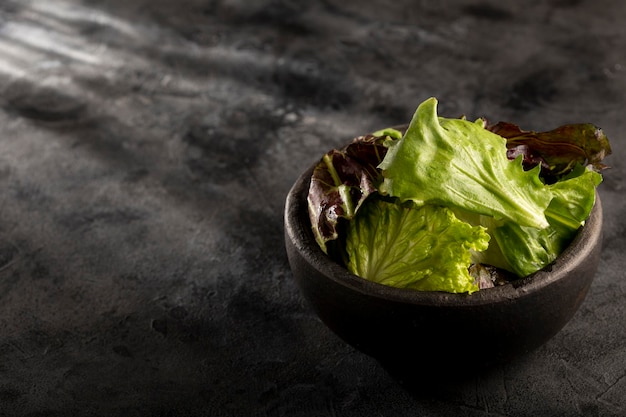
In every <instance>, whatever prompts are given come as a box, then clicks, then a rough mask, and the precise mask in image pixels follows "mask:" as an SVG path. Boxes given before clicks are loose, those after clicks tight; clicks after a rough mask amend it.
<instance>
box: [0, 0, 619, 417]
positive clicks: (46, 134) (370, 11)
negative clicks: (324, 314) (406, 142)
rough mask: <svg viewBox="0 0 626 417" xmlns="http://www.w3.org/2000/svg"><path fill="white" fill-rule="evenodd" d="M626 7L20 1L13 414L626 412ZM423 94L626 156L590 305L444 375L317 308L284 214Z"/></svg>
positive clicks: (0, 384)
mask: <svg viewBox="0 0 626 417" xmlns="http://www.w3.org/2000/svg"><path fill="white" fill-rule="evenodd" d="M625 21H626V7H625V6H624V4H623V3H622V2H621V1H620V0H595V1H586V0H551V1H548V0H542V1H540V0H529V1H519V2H513V1H507V2H503V1H489V0H487V1H476V0H440V1H438V2H428V1H403V0H398V1H394V2H386V1H379V0H375V1H371V2H367V3H363V2H358V1H353V0H344V1H341V2H339V1H331V0H320V1H310V2H295V1H278V0H277V1H273V0H257V1H244V0H187V1H173V0H172V1H168V0H152V1H149V0H124V1H122V0H107V1H93V0H45V1H44V0H39V1H37V0H20V1H17V0H15V1H12V0H4V1H2V2H0V190H1V192H0V213H1V215H0V415H1V416H31V417H34V416H126V417H132V416H329V417H330V416H334V417H337V416H358V417H364V416H416V415H419V416H442V415H450V416H583V415H584V416H626V394H625V393H626V328H625V325H624V323H625V322H626V310H625V305H626V298H625V295H626V283H625V281H624V271H625V270H626V261H625V258H624V256H623V251H624V248H625V243H626V242H625V236H624V231H625V226H626V221H625V220H624V213H625V210H624V208H625V207H624V206H625V204H626V203H625V200H624V181H625V178H626V175H625V169H626V167H625V164H624V161H625V160H626V150H625V149H626V147H625V142H624V138H623V132H624V130H625V127H626V126H625V124H626V120H625V117H624V108H625V105H626V52H625V51H626V26H624V22H625ZM429 96H436V97H438V99H439V100H440V106H439V110H440V113H441V114H442V115H444V116H449V117H456V116H460V115H462V114H465V115H467V116H468V117H470V118H475V117H479V116H485V117H487V118H488V119H489V120H491V121H494V122H496V121H499V120H505V121H512V122H516V123H518V124H520V125H521V126H522V127H524V128H527V129H533V130H541V129H549V128H553V127H556V126H558V125H560V124H564V123H571V122H591V123H595V124H596V125H598V126H600V127H602V128H603V129H604V131H605V132H606V134H607V135H608V136H609V138H610V139H611V141H612V145H613V150H614V155H613V156H612V157H610V158H609V160H608V161H607V162H608V163H609V164H610V165H611V166H612V168H611V169H610V170H609V171H607V172H606V173H605V181H604V183H603V184H602V185H601V187H600V195H601V198H602V200H603V202H604V213H605V238H604V244H605V250H604V252H603V257H602V261H601V263H600V268H599V271H598V274H597V277H596V280H595V282H594V284H593V287H592V289H591V292H590V294H589V296H588V298H587V300H586V301H585V303H584V304H583V306H582V308H581V309H580V311H579V312H578V313H577V314H576V316H575V317H574V318H573V320H572V321H571V322H570V323H569V324H568V325H567V326H566V327H565V328H564V329H563V331H561V332H560V333H559V334H558V335H557V336H556V337H555V338H554V339H552V340H551V341H550V342H548V343H547V344H546V345H545V346H543V347H542V348H540V349H539V350H538V351H536V352H533V353H531V354H529V355H528V356H526V357H524V358H522V359H520V360H519V361H517V362H515V363H512V364H509V365H507V366H503V367H502V368H499V369H497V370H495V372H494V373H493V374H492V375H488V376H480V377H476V378H475V379H474V380H472V381H469V382H466V383H463V384H452V383H451V384H449V385H445V384H444V385H441V386H437V387H436V389H433V390H430V391H428V392H425V391H424V390H420V389H417V390H415V389H411V388H410V387H407V386H404V385H401V384H399V383H398V381H396V380H394V379H393V378H392V377H391V376H389V374H388V373H387V372H385V370H384V369H382V368H381V367H380V365H379V364H378V363H377V362H376V361H374V360H373V359H371V358H369V357H367V356H364V355H363V354H361V353H359V352H357V351H355V350H354V349H352V348H351V347H349V346H346V345H345V344H344V343H342V342H341V341H340V340H339V339H338V338H337V337H336V336H334V335H333V334H332V333H330V332H329V330H327V328H326V327H325V326H324V325H323V324H322V323H321V322H320V321H319V320H318V319H317V318H316V317H315V315H314V314H313V313H312V312H311V310H310V309H309V307H308V306H307V305H306V303H305V302H304V301H303V299H302V298H301V296H300V294H299V292H298V290H297V288H296V287H295V285H294V283H293V281H292V277H291V273H290V271H289V267H288V264H287V261H286V256H285V253H284V245H283V240H282V239H283V228H282V209H283V203H284V197H285V195H286V193H287V191H288V189H289V187H290V186H291V184H292V183H293V181H294V180H295V178H296V177H297V175H298V174H299V173H300V172H301V171H302V170H303V169H304V168H305V167H306V166H307V165H309V164H310V163H311V162H313V161H314V160H315V159H317V158H318V157H319V156H321V154H322V153H323V152H325V151H326V150H328V149H330V148H332V147H334V146H337V145H339V144H342V143H344V142H345V141H346V140H348V139H350V138H351V137H353V136H355V135H358V134H362V133H366V132H369V131H371V130H373V129H378V128H382V127H386V126H389V125H394V124H399V123H406V122H407V121H408V119H409V118H410V116H411V114H412V112H413V110H414V109H415V107H416V106H417V105H418V104H419V103H420V102H421V101H422V100H424V99H425V98H427V97H429ZM538 325H541V323H538Z"/></svg>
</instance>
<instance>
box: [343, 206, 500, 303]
mask: <svg viewBox="0 0 626 417" xmlns="http://www.w3.org/2000/svg"><path fill="white" fill-rule="evenodd" d="M488 242H489V235H488V234H487V233H486V232H485V230H484V228H482V227H480V226H477V227H474V226H471V225H469V224H468V223H465V222H463V221H460V220H459V219H457V218H456V217H455V216H454V214H453V213H452V211H451V210H449V209H447V208H445V207H439V206H432V205H427V206H422V207H415V206H414V205H413V204H398V203H395V202H388V201H384V200H382V199H380V198H370V199H368V200H367V201H366V203H365V204H364V205H363V206H362V208H361V210H360V211H359V213H358V215H356V216H355V218H354V219H353V220H352V221H351V222H350V223H349V224H348V227H347V231H346V252H347V254H348V262H347V267H348V269H349V270H350V271H351V272H352V273H353V274H355V275H358V276H360V277H362V278H366V279H369V280H371V281H374V282H377V283H380V284H384V285H389V286H393V287H399V288H412V289H415V290H422V291H447V292H454V293H462V292H468V293H472V292H474V291H477V290H478V284H477V283H476V282H475V279H474V278H473V277H472V276H470V274H469V272H468V268H469V266H470V264H471V257H472V251H481V250H484V249H486V248H487V246H488V244H489V243H488Z"/></svg>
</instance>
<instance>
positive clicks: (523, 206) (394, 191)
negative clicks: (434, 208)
mask: <svg viewBox="0 0 626 417" xmlns="http://www.w3.org/2000/svg"><path fill="white" fill-rule="evenodd" d="M379 168H381V169H382V170H383V175H384V177H385V178H384V182H383V184H382V186H381V189H382V191H383V192H384V193H387V194H389V195H391V196H395V197H398V198H400V199H401V200H411V201H413V202H415V203H416V204H418V205H426V204H434V205H443V206H448V207H458V208H461V209H463V210H467V211H470V212H474V213H478V214H482V215H486V216H491V217H494V218H495V219H497V220H499V219H502V220H506V221H512V222H515V223H518V224H520V225H522V226H527V227H535V228H538V229H543V228H545V227H547V226H548V225H549V223H548V220H547V219H546V216H545V214H544V212H545V210H546V208H547V207H548V205H549V204H550V201H551V199H552V195H551V194H550V193H547V192H545V184H543V183H542V181H541V180H540V178H539V175H538V174H539V168H537V169H532V170H528V171H526V170H524V168H523V166H522V163H521V158H519V159H516V160H514V161H510V160H509V159H508V158H507V156H506V140H505V139H504V138H502V137H501V136H499V135H496V134H495V133H492V132H490V131H488V130H486V129H485V128H484V121H483V120H478V121H476V122H469V121H467V120H464V119H445V118H439V117H438V116H437V100H436V99H435V98H430V99H428V100H426V101H424V102H423V103H422V104H420V106H419V107H418V108H417V111H416V112H415V115H414V116H413V119H412V121H411V123H410V125H409V127H408V129H407V131H406V133H405V134H404V136H403V138H402V139H401V140H399V141H397V142H395V143H393V144H392V146H391V147H390V148H389V150H388V152H387V154H386V156H385V158H384V159H383V161H382V162H381V164H380V165H379Z"/></svg>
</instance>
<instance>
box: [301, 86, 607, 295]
mask: <svg viewBox="0 0 626 417" xmlns="http://www.w3.org/2000/svg"><path fill="white" fill-rule="evenodd" d="M610 153H611V148H610V145H609V141H608V139H607V137H606V136H605V135H604V133H603V132H602V130H601V129H599V128H598V127H596V126H594V125H592V124H570V125H565V126H561V127H559V128H556V129H554V130H551V131H547V132H532V131H524V130H522V129H520V128H519V127H518V126H516V125H514V124H511V123H503V122H500V123H497V124H495V125H490V124H489V123H488V122H487V121H486V120H485V119H478V120H476V121H473V122H472V121H469V120H466V119H465V118H459V119H451V118H444V117H440V116H438V114H437V100H436V99H435V98H429V99H427V100H426V101H424V102H423V103H421V104H420V105H419V107H418V108H417V110H416V112H415V114H414V116H413V119H412V120H411V122H410V124H409V125H408V126H407V127H406V128H388V129H384V130H381V131H378V132H375V133H372V134H369V135H365V136H359V137H357V138H355V139H354V140H353V141H352V142H351V143H350V144H348V145H347V146H346V147H344V148H342V149H333V150H331V151H329V152H328V153H326V154H325V155H324V156H323V157H322V158H321V160H320V161H319V163H318V164H317V165H316V166H315V168H314V170H313V174H312V176H311V182H310V187H309V192H308V199H307V202H308V213H309V218H310V220H311V226H312V230H313V234H314V236H315V239H316V241H317V243H318V245H319V246H320V248H321V249H322V250H323V251H324V252H325V253H326V254H328V255H329V256H330V257H331V258H333V259H334V260H335V261H337V262H339V263H341V264H343V265H344V266H345V267H346V268H347V269H348V270H349V271H350V272H352V273H353V274H355V275H358V276H360V277H362V278H365V279H368V280H371V281H374V282H377V283H380V284H384V285H388V286H393V287H399V288H409V289H414V290H421V291H445V292H451V293H470V294H471V293H473V292H475V291H478V290H479V289H484V288H489V287H493V286H495V285H500V284H502V283H506V282H509V281H510V280H514V279H516V278H518V277H525V276H528V275H530V274H532V273H534V272H536V271H538V270H540V269H542V268H545V267H547V266H549V265H550V264H551V263H552V262H553V261H554V260H555V259H556V258H557V257H558V256H559V254H560V253H561V252H562V251H563V250H564V249H565V248H566V247H567V246H568V245H569V244H570V242H571V241H572V239H573V238H574V236H575V235H576V232H577V231H578V229H579V228H580V227H581V226H583V225H584V223H585V220H586V219H587V217H588V216H589V213H590V212H591V209H592V208H593V206H594V204H595V199H596V187H597V186H598V185H599V184H600V182H601V181H602V175H601V174H600V172H601V171H602V170H603V169H604V168H606V166H605V165H604V164H603V163H602V161H603V159H604V158H605V157H606V156H607V155H609V154H610Z"/></svg>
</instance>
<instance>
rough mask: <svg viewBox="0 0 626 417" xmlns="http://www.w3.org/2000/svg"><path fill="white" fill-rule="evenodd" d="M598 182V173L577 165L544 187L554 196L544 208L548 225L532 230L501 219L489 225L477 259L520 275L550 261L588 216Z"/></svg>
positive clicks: (535, 269) (559, 252)
mask: <svg viewBox="0 0 626 417" xmlns="http://www.w3.org/2000/svg"><path fill="white" fill-rule="evenodd" d="M601 181H602V176H601V175H600V174H599V173H597V172H595V171H592V170H591V169H589V168H584V167H582V166H580V165H578V167H577V168H574V169H573V170H572V172H571V173H570V174H569V175H568V176H567V177H566V178H564V179H563V180H561V181H559V182H556V183H554V184H552V185H549V186H548V188H550V190H551V192H552V194H553V195H554V198H553V199H552V201H551V202H550V205H549V206H548V208H547V209H546V217H547V219H548V222H549V226H548V227H546V228H544V229H536V228H533V227H525V226H520V225H519V224H516V223H513V222H505V223H504V224H502V225H499V226H496V227H493V228H490V230H489V231H490V233H491V235H492V236H493V237H494V239H493V240H492V243H490V245H489V246H490V247H489V250H488V251H486V252H485V253H484V254H485V256H484V258H482V259H481V262H483V263H487V264H490V265H497V266H500V267H502V268H504V269H507V270H509V271H511V272H514V273H515V274H517V275H518V276H521V277H523V276H526V275H529V274H532V273H533V272H536V271H538V270H539V269H541V268H544V267H545V266H547V265H549V264H550V263H552V262H554V260H555V259H556V258H557V257H558V256H559V255H560V254H561V252H563V250H564V249H565V248H566V247H567V246H568V245H569V244H570V243H571V241H572V239H573V238H574V236H575V235H576V232H577V231H578V229H579V228H580V227H581V226H582V225H583V224H584V221H585V220H586V219H587V217H589V213H590V212H591V209H592V208H593V205H594V204H595V188H596V187H597V186H598V185H599V184H600V182H601ZM496 246H497V249H496ZM498 256H502V258H499V257H498Z"/></svg>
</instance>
